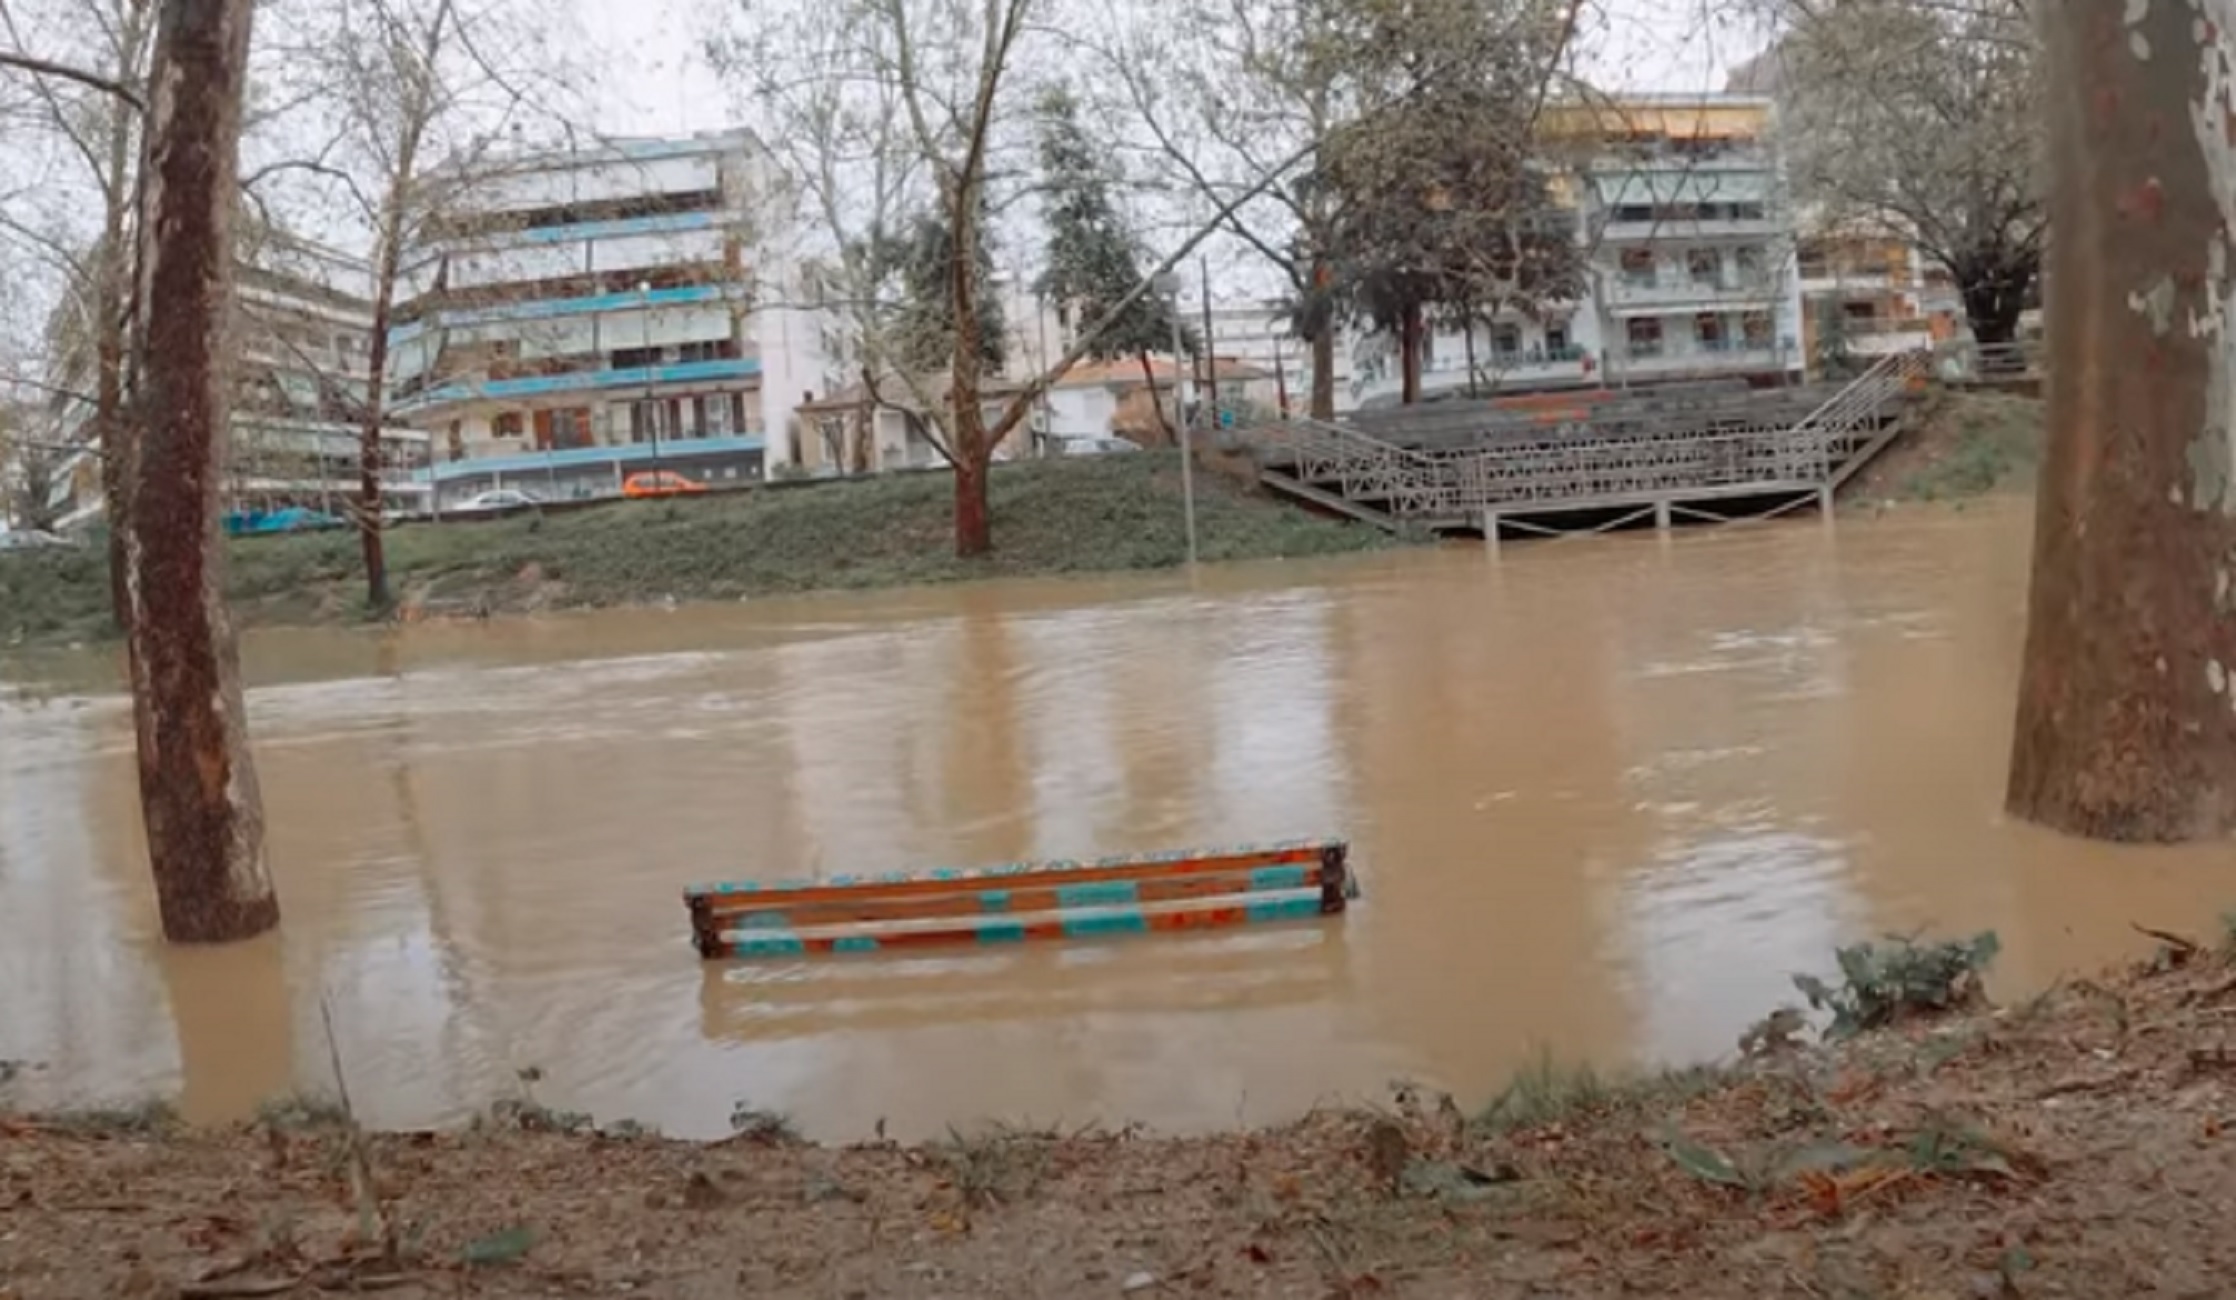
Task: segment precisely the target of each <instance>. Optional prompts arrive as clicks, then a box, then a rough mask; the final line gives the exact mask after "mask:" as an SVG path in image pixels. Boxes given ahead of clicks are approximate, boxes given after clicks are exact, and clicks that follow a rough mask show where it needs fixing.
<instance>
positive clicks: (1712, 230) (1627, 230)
mask: <svg viewBox="0 0 2236 1300" xmlns="http://www.w3.org/2000/svg"><path fill="white" fill-rule="evenodd" d="M1787 233H1789V232H1788V229H1787V226H1786V224H1785V223H1784V222H1783V221H1780V220H1778V219H1777V218H1775V217H1758V218H1755V219H1753V220H1747V221H1740V220H1717V221H1688V220H1681V219H1677V218H1672V219H1669V220H1666V221H1610V222H1608V223H1607V224H1606V225H1604V226H1602V227H1601V228H1600V232H1599V238H1600V242H1601V243H1602V244H1703V243H1713V242H1719V241H1732V240H1742V239H1773V238H1778V237H1782V236H1784V235H1786V234H1787Z"/></svg>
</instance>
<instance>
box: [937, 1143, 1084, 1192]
mask: <svg viewBox="0 0 2236 1300" xmlns="http://www.w3.org/2000/svg"><path fill="white" fill-rule="evenodd" d="M1054 1145H1055V1135H1053V1134H1050V1133H1037V1132H1032V1131H1029V1130H1025V1129H1017V1128H1010V1127H1007V1126H1004V1125H996V1126H995V1127H993V1128H991V1129H988V1130H986V1131H985V1132H983V1133H972V1134H965V1133H962V1132H960V1131H958V1130H956V1129H949V1130H948V1131H947V1141H945V1142H943V1143H940V1144H939V1146H938V1147H937V1148H935V1149H936V1150H937V1151H938V1153H939V1155H940V1157H941V1158H942V1159H943V1160H944V1161H945V1162H946V1165H947V1173H948V1177H949V1178H950V1179H951V1180H953V1182H954V1184H955V1190H956V1191H957V1192H959V1193H961V1194H962V1197H963V1202H964V1204H966V1205H970V1206H974V1207H977V1208H982V1209H983V1208H990V1207H992V1206H995V1205H999V1204H1002V1203H1003V1202H1005V1201H1017V1200H1022V1199H1024V1198H1025V1197H1028V1196H1030V1195H1032V1194H1033V1191H1034V1189H1036V1188H1038V1187H1039V1186H1040V1180H1041V1177H1042V1174H1043V1172H1044V1171H1045V1169H1046V1168H1047V1165H1048V1154H1049V1150H1050V1148H1052V1147H1053V1146H1054Z"/></svg>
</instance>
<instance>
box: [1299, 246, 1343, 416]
mask: <svg viewBox="0 0 2236 1300" xmlns="http://www.w3.org/2000/svg"><path fill="white" fill-rule="evenodd" d="M1311 292H1312V293H1313V294H1314V300H1313V302H1312V303H1311V304H1309V306H1310V307H1311V310H1310V311H1309V312H1308V313H1307V315H1306V319H1307V320H1311V321H1315V322H1318V323H1319V326H1320V330H1319V332H1318V333H1317V334H1314V335H1313V336H1312V418H1313V419H1315V420H1333V419H1335V336H1336V327H1335V313H1334V312H1333V311H1323V310H1320V305H1321V303H1322V302H1323V301H1324V300H1325V298H1326V297H1327V296H1328V295H1331V294H1333V293H1334V292H1335V267H1334V266H1333V265H1331V264H1330V263H1329V262H1328V261H1326V260H1325V259H1318V260H1315V261H1314V262H1313V263H1312V289H1311Z"/></svg>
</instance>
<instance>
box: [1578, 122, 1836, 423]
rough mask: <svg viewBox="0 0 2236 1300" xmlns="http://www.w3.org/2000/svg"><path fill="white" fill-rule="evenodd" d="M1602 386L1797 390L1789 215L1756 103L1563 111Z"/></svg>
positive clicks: (1795, 277) (1799, 353)
mask: <svg viewBox="0 0 2236 1300" xmlns="http://www.w3.org/2000/svg"><path fill="white" fill-rule="evenodd" d="M1571 116H1572V117H1573V118H1575V119H1577V120H1578V123H1579V125H1582V126H1584V127H1585V128H1586V129H1587V130H1588V131H1589V132H1590V134H1589V135H1588V136H1587V137H1585V139H1586V140H1588V141H1589V144H1588V145H1587V154H1588V160H1587V161H1586V162H1585V163H1584V164H1583V166H1582V167H1581V169H1580V170H1581V174H1580V175H1579V176H1578V177H1577V181H1578V185H1577V189H1578V194H1577V198H1578V204H1579V209H1580V212H1581V214H1582V217H1583V221H1582V233H1583V237H1584V238H1585V239H1586V240H1587V241H1588V245H1587V246H1588V248H1589V249H1590V261H1591V274H1592V285H1593V295H1592V296H1593V299H1594V301H1593V302H1592V304H1591V309H1592V310H1591V314H1592V315H1593V316H1594V317H1595V318H1596V320H1595V324H1596V325H1597V331H1596V332H1597V334H1598V336H1599V337H1598V341H1597V343H1598V348H1599V351H1600V354H1601V357H1602V359H1603V362H1604V364H1603V366H1602V372H1603V373H1602V376H1601V382H1604V383H1607V384H1610V385H1618V386H1631V385H1638V384H1653V383H1663V382H1668V381H1671V380H1696V379H1710V378H1720V377H1739V378H1744V379H1746V380H1748V381H1749V382H1751V383H1755V384H1778V383H1788V382H1795V381H1798V380H1799V378H1800V377H1801V374H1802V371H1803V367H1804V365H1805V363H1806V360H1807V358H1806V355H1805V353H1804V349H1803V347H1802V310H1801V283H1800V276H1799V274H1798V272H1797V268H1796V263H1795V252H1796V248H1795V239H1794V226H1793V216H1792V206H1791V204H1790V203H1789V202H1788V201H1787V198H1786V192H1785V183H1784V178H1783V173H1782V172H1781V170H1780V167H1779V160H1778V155H1777V151H1776V147H1775V142H1774V140H1773V138H1772V134H1771V123H1772V112H1771V101H1770V100H1769V99H1768V98H1767V97H1763V96H1755V95H1729V94H1692V95H1631V96H1624V97H1619V98H1617V99H1615V100H1613V101H1610V102H1608V103H1606V104H1593V105H1591V106H1589V107H1585V108H1579V109H1576V110H1572V111H1571Z"/></svg>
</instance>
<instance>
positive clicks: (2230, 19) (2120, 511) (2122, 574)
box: [2008, 0, 2236, 842]
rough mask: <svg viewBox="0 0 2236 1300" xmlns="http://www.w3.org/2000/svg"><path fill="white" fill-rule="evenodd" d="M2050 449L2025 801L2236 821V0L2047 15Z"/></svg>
mask: <svg viewBox="0 0 2236 1300" xmlns="http://www.w3.org/2000/svg"><path fill="white" fill-rule="evenodd" d="M2038 23H2039V26H2040V29H2041V32H2042V50H2043V52H2042V56H2041V57H2042V66H2041V67H2040V68H2039V69H2038V70H2036V71H2035V74H2034V75H2035V76H2036V77H2037V78H2038V84H2039V85H2040V86H2042V87H2043V96H2044V98H2045V99H2046V100H2047V101H2048V102H2047V114H2048V118H2049V126H2050V133H2049V134H2050V150H2049V157H2050V186H2049V193H2050V203H2049V219H2050V229H2051V230H2053V231H2055V232H2056V233H2055V235H2054V237H2052V238H2051V239H2050V241H2049V266H2048V274H2047V276H2046V280H2047V283H2048V284H2049V285H2050V286H2051V292H2050V293H2049V295H2048V308H2049V321H2048V325H2049V347H2050V356H2049V440H2048V449H2047V455H2046V458H2045V460H2044V462H2043V465H2042V475H2041V484H2040V488H2039V491H2038V493H2037V496H2036V503H2035V534H2034V574H2033V586H2032V590H2031V592H2030V596H2029V601H2028V605H2029V609H2028V622H2027V638H2026V653H2025V659H2024V667H2023V669H2022V672H2021V676H2020V682H2019V700H2018V723H2017V727H2016V729H2015V731H2014V735H2013V741H2012V752H2011V774H2010V788H2009V794H2008V800H2009V806H2010V809H2011V811H2012V812H2013V813H2014V814H2016V815H2018V816H2020V817H2024V818H2026V819H2028V820H2030V821H2035V822H2039V823H2041V824H2043V825H2046V826H2050V827H2053V828H2055V829H2058V830H2062V831H2065V832H2068V833H2070V834H2074V835H2085V836H2091V837H2094V838H2098V839H2108V840H2126V841H2157V842H2172V841H2187V840H2225V839H2226V837H2227V836H2228V835H2229V834H2230V833H2231V832H2232V831H2236V617H2232V614H2236V433H2232V432H2231V431H2232V430H2236V356H2232V355H2231V353H2230V351H2229V346H2230V338H2231V334H2230V331H2231V329H2236V319H2232V318H2231V315H2232V314H2231V307H2230V304H2231V301H2232V295H2236V266H2232V265H2231V262H2230V259H2229V258H2228V256H2227V252H2226V249H2227V242H2226V241H2227V238H2228V234H2227V232H2228V231H2229V230H2231V229H2236V167H2232V166H2231V165H2230V155H2229V150H2228V141H2227V136H2226V134H2225V132H2226V124H2227V123H2228V122H2229V121H2230V120H2231V114H2232V112H2236V86H2232V83H2231V80H2230V75H2229V71H2228V69H2229V68H2230V66H2231V62H2232V60H2236V0H2193V3H2191V4H2187V5H2180V4H2167V3H2159V4H2147V3H2142V2H2141V0H2134V2H2132V3H2129V4H2127V5H2125V6H2124V7H2122V6H2114V5H2092V4H2071V5H2067V4H2057V5H2048V6H2044V7H2043V8H2042V12H2041V13H2040V14H2039V15H2038Z"/></svg>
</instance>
